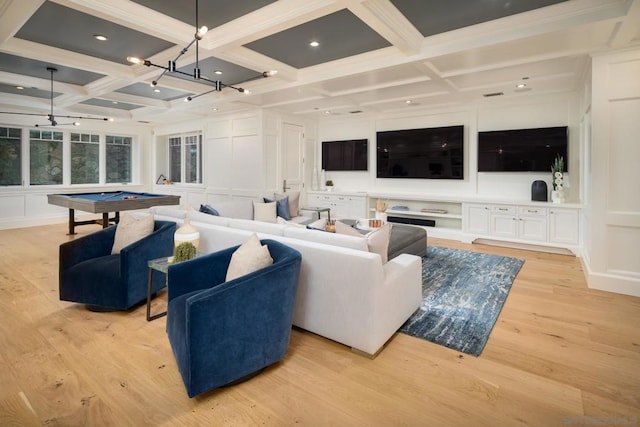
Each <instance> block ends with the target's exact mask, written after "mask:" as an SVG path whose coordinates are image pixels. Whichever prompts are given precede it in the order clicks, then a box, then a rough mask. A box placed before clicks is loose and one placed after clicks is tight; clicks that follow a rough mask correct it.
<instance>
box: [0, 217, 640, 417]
mask: <svg viewBox="0 0 640 427" xmlns="http://www.w3.org/2000/svg"><path fill="white" fill-rule="evenodd" d="M96 229H97V227H96V226H83V227H79V233H80V235H82V234H87V233H89V232H92V231H95V230H96ZM65 232H66V225H65V224H59V225H49V226H42V227H33V228H28V229H17V230H3V231H0V361H1V363H2V368H1V369H0V385H1V386H0V425H2V426H5V425H47V426H92V425H95V426H128V425H131V426H145V425H149V426H182V425H184V426H195V425H203V426H204V425H206V426H218V425H220V426H244V425H265V426H294V425H300V426H325V425H331V426H467V425H468V426H484V425H486V426H511V425H534V426H554V425H557V426H562V425H616V424H617V425H637V423H638V420H639V419H640V328H639V327H638V325H639V324H640V299H638V298H633V297H628V296H622V295H616V294H611V293H605V292H599V291H593V290H589V289H587V287H586V284H585V280H584V277H583V273H582V269H581V266H580V262H579V260H578V259H576V258H574V257H569V256H563V255H551V254H544V253H538V252H528V251H522V250H513V249H505V248H495V247H489V246H482V245H466V244H462V243H458V242H452V241H446V240H436V239H430V242H429V243H430V244H432V245H438V246H448V247H456V248H463V249H468V250H474V251H481V252H489V253H496V254H501V255H507V256H515V257H520V258H524V259H526V262H525V264H524V266H523V268H522V270H521V271H520V273H519V275H518V277H517V278H516V281H515V283H514V285H513V288H512V290H511V292H510V294H509V297H508V299H507V301H506V304H505V306H504V309H503V310H502V313H501V314H500V317H499V319H498V322H497V323H496V326H495V328H494V329H493V332H492V333H491V337H490V338H489V342H488V343H487V346H486V347H485V349H484V352H483V353H482V355H481V356H480V357H478V358H475V357H472V356H467V355H463V354H461V353H458V352H456V351H452V350H449V349H447V348H444V347H440V346H437V345H435V344H432V343H429V342H426V341H423V340H420V339H417V338H413V337H409V336H406V335H404V334H396V335H395V336H394V337H393V338H392V339H391V341H390V342H389V343H388V345H387V346H386V348H385V349H384V350H383V351H382V352H381V353H380V355H379V356H378V357H377V358H376V359H374V360H371V359H368V358H366V357H363V356H360V355H357V354H354V353H352V352H351V351H350V350H349V349H348V348H347V347H345V346H342V345H340V344H337V343H334V342H331V341H329V340H326V339H324V338H321V337H319V336H316V335H314V334H311V333H308V332H305V331H302V330H299V329H294V331H293V334H292V337H291V345H290V348H289V352H288V354H287V356H286V358H285V359H284V361H282V362H280V363H278V364H276V365H274V366H273V367H271V368H269V369H267V370H266V371H265V372H263V373H262V374H260V375H258V376H257V377H255V378H253V379H251V380H250V381H248V382H245V383H243V384H240V385H237V386H234V387H228V388H223V389H219V390H216V391H212V392H209V393H207V394H204V395H202V396H200V397H197V398H194V399H189V398H188V397H187V394H186V392H185V390H184V385H183V383H182V380H181V378H180V375H179V373H178V370H177V367H176V364H175V361H174V358H173V355H172V353H171V349H170V347H169V342H168V340H167V336H166V332H165V321H166V318H161V319H158V320H155V321H152V322H147V321H146V320H145V308H144V306H141V307H138V308H136V309H134V310H132V311H130V312H127V313H92V312H89V311H87V310H86V309H85V308H84V307H83V306H81V305H77V304H71V303H66V302H61V301H59V300H58V278H57V272H58V266H57V259H58V246H59V244H60V243H62V242H64V241H66V240H68V239H69V237H68V236H66V235H65ZM164 297H165V295H161V297H160V298H159V299H158V301H156V302H155V303H154V304H155V306H154V309H159V308H161V304H162V301H161V300H162V298H164ZM390 303H391V302H390ZM596 422H599V423H600V424H595V423H596ZM12 423H15V424H12Z"/></svg>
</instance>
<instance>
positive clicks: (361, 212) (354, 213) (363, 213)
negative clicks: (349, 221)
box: [347, 196, 369, 218]
mask: <svg viewBox="0 0 640 427" xmlns="http://www.w3.org/2000/svg"><path fill="white" fill-rule="evenodd" d="M347 203H348V205H349V209H348V212H349V218H368V217H369V214H368V213H367V202H366V199H365V198H364V197H355V196H349V197H347Z"/></svg>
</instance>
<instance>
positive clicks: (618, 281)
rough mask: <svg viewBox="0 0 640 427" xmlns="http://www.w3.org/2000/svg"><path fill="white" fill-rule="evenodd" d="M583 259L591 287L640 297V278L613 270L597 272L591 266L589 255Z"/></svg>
mask: <svg viewBox="0 0 640 427" xmlns="http://www.w3.org/2000/svg"><path fill="white" fill-rule="evenodd" d="M581 261H582V269H583V270H584V273H585V277H586V278H587V286H589V289H597V290H600V291H607V292H615V293H617V294H623V295H631V296H634V297H640V278H638V277H633V276H625V275H622V274H615V273H611V272H604V273H602V272H596V271H593V269H592V268H591V264H590V262H589V259H588V258H587V257H583V258H582V259H581Z"/></svg>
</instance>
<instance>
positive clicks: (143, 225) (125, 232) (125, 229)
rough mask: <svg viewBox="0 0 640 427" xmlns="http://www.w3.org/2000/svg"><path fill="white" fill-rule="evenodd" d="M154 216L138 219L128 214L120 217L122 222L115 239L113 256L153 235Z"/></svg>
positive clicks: (118, 226) (119, 223) (119, 224)
mask: <svg viewBox="0 0 640 427" xmlns="http://www.w3.org/2000/svg"><path fill="white" fill-rule="evenodd" d="M153 227H154V220H153V215H143V216H141V217H137V218H136V216H134V215H131V214H130V213H128V212H125V213H123V214H122V215H120V221H119V222H118V225H117V228H116V234H115V237H114V239H113V247H112V248H111V253H112V254H119V253H120V251H121V250H122V248H124V247H125V246H129V245H130V244H131V243H133V242H136V241H138V240H140V239H142V238H143V237H145V236H148V235H149V234H151V233H153Z"/></svg>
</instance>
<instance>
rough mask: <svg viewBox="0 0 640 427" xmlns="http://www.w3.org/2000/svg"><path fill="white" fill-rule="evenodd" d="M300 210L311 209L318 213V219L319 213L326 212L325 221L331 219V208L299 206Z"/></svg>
mask: <svg viewBox="0 0 640 427" xmlns="http://www.w3.org/2000/svg"><path fill="white" fill-rule="evenodd" d="M300 210H301V211H313V212H315V213H317V214H318V219H320V213H322V212H326V213H327V221H331V208H320V207H308V208H300Z"/></svg>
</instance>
